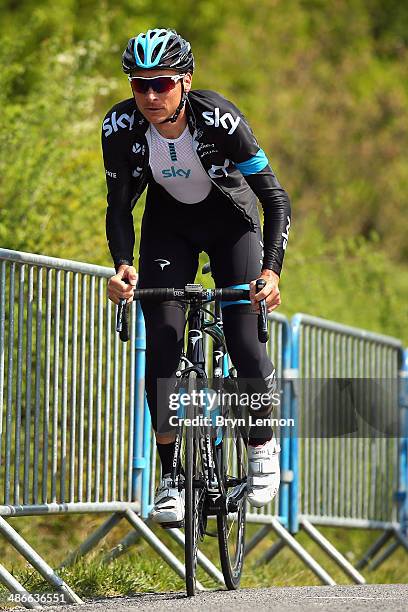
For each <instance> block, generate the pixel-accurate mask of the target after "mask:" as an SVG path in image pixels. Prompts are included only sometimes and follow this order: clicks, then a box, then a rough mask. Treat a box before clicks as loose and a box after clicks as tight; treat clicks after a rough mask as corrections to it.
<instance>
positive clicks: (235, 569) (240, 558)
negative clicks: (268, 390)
mask: <svg viewBox="0 0 408 612" xmlns="http://www.w3.org/2000/svg"><path fill="white" fill-rule="evenodd" d="M227 445H228V446H229V447H230V450H232V453H228V454H227ZM217 460H218V464H219V468H220V473H221V475H222V476H223V478H224V486H225V488H226V490H227V489H228V478H230V477H234V478H238V479H240V480H241V479H243V480H244V479H245V480H246V465H247V458H246V443H245V439H244V438H243V436H242V432H241V430H240V428H238V427H236V428H235V430H234V431H232V430H231V429H228V428H226V431H224V436H223V440H222V442H221V444H220V445H219V447H218V448H217ZM231 471H233V472H234V473H231ZM233 514H234V515H236V518H234V517H233ZM217 529H218V547H219V554H220V561H221V568H222V573H223V575H224V580H225V585H226V587H227V589H229V590H235V589H237V588H238V587H239V583H240V580H241V574H242V569H243V564H244V548H245V532H246V492H245V493H244V494H243V497H242V498H241V499H240V500H239V501H238V503H237V511H236V512H234V513H227V512H226V513H224V514H219V515H218V516H217Z"/></svg>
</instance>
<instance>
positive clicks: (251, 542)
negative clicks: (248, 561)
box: [245, 525, 272, 556]
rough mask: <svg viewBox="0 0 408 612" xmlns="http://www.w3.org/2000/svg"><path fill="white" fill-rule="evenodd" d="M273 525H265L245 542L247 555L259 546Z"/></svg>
mask: <svg viewBox="0 0 408 612" xmlns="http://www.w3.org/2000/svg"><path fill="white" fill-rule="evenodd" d="M271 529H272V527H271V526H270V525H264V526H263V527H262V529H260V530H259V531H257V532H256V534H255V535H254V536H252V538H251V539H250V540H249V542H248V543H247V544H245V556H247V555H249V553H250V552H251V551H252V550H253V549H254V548H255V546H258V544H259V543H260V542H262V540H263V539H264V538H265V537H266V536H267V535H268V533H270V531H271Z"/></svg>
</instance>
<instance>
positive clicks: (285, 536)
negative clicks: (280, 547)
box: [270, 518, 336, 586]
mask: <svg viewBox="0 0 408 612" xmlns="http://www.w3.org/2000/svg"><path fill="white" fill-rule="evenodd" d="M270 524H271V527H272V529H273V530H274V531H275V532H276V533H277V535H278V536H279V537H280V538H281V539H282V540H283V541H284V542H285V544H287V545H288V546H289V548H291V549H292V550H293V552H294V553H296V554H297V555H298V557H300V559H302V561H303V562H304V563H305V564H306V565H307V566H308V567H309V568H310V569H311V570H312V572H314V573H315V574H316V576H317V577H318V578H320V580H321V581H322V582H323V583H324V584H328V585H330V586H334V585H335V584H336V582H335V581H334V580H333V578H332V577H331V576H330V575H329V574H328V573H327V572H326V570H325V569H323V568H322V566H321V565H319V563H317V561H315V559H313V557H312V556H311V555H310V554H309V553H308V552H307V551H306V550H305V549H304V548H303V546H301V545H300V544H299V542H297V541H296V540H295V538H294V537H293V536H292V535H291V534H290V533H289V531H286V529H285V528H284V527H282V525H281V524H280V522H279V521H278V519H276V518H271V519H270Z"/></svg>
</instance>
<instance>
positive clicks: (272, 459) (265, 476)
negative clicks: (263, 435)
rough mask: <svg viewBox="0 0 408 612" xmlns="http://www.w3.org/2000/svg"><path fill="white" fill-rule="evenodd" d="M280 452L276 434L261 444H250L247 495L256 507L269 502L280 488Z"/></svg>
mask: <svg viewBox="0 0 408 612" xmlns="http://www.w3.org/2000/svg"><path fill="white" fill-rule="evenodd" d="M279 452H280V446H279V444H278V443H277V442H276V438H275V436H273V438H272V439H271V440H269V441H268V442H265V443H264V444H262V445H261V446H251V445H248V481H247V482H248V484H247V497H248V501H249V503H250V504H251V506H253V507H255V508H262V506H265V505H266V504H269V502H271V501H272V500H273V498H274V497H275V495H276V494H277V492H278V490H279V483H280V467H279Z"/></svg>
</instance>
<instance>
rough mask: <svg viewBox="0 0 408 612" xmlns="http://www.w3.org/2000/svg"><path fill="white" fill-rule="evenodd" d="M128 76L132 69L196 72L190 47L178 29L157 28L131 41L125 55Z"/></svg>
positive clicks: (124, 65) (123, 64)
mask: <svg viewBox="0 0 408 612" xmlns="http://www.w3.org/2000/svg"><path fill="white" fill-rule="evenodd" d="M122 67H123V71H124V72H126V74H129V73H131V72H132V71H133V70H141V69H144V70H153V69H160V68H164V69H166V68H167V69H172V70H177V71H178V72H180V73H182V72H191V73H193V71H194V57H193V54H192V52H191V45H190V43H189V42H187V41H186V40H184V38H182V37H181V36H180V35H179V34H177V32H176V31H175V30H166V29H163V28H155V29H154V30H148V31H147V32H146V33H144V32H141V33H140V34H138V35H137V36H134V37H133V38H131V39H130V40H129V42H128V44H127V47H126V49H125V51H124V53H123V56H122Z"/></svg>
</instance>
